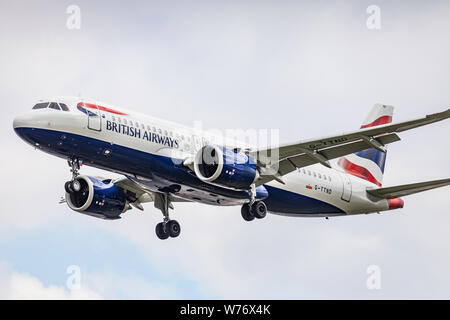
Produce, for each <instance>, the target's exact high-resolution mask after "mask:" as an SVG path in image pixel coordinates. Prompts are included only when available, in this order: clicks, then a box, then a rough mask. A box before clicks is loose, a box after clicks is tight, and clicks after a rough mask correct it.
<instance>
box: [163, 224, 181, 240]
mask: <svg viewBox="0 0 450 320" xmlns="http://www.w3.org/2000/svg"><path fill="white" fill-rule="evenodd" d="M166 230H167V232H168V233H169V236H170V237H171V238H176V237H178V236H179V235H180V232H181V227H180V224H179V223H178V221H176V220H170V221H169V222H167V223H166Z"/></svg>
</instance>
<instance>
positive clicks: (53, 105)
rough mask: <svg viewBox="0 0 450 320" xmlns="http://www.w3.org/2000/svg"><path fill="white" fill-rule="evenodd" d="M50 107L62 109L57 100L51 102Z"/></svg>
mask: <svg viewBox="0 0 450 320" xmlns="http://www.w3.org/2000/svg"><path fill="white" fill-rule="evenodd" d="M48 107H49V108H50V109H55V110H61V108H60V107H59V106H58V104H57V103H56V102H52V103H50V105H49V106H48Z"/></svg>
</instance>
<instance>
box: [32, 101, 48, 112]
mask: <svg viewBox="0 0 450 320" xmlns="http://www.w3.org/2000/svg"><path fill="white" fill-rule="evenodd" d="M48 104H49V103H48V102H43V103H38V104H36V105H35V106H34V107H33V109H35V110H36V109H45V108H47V107H48Z"/></svg>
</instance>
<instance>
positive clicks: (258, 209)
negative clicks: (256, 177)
mask: <svg viewBox="0 0 450 320" xmlns="http://www.w3.org/2000/svg"><path fill="white" fill-rule="evenodd" d="M251 213H252V214H253V216H255V218H257V219H263V218H264V217H265V216H266V215H267V207H266V204H265V203H264V202H262V201H257V202H255V203H254V204H253V205H252V208H251Z"/></svg>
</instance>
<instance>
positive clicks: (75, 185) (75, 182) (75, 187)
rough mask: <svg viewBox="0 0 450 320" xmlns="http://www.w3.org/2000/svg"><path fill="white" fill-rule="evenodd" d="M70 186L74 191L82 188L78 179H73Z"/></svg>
mask: <svg viewBox="0 0 450 320" xmlns="http://www.w3.org/2000/svg"><path fill="white" fill-rule="evenodd" d="M70 187H71V188H72V190H73V191H75V192H78V191H80V190H81V183H80V181H78V180H73V181H72V182H71V185H70Z"/></svg>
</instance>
